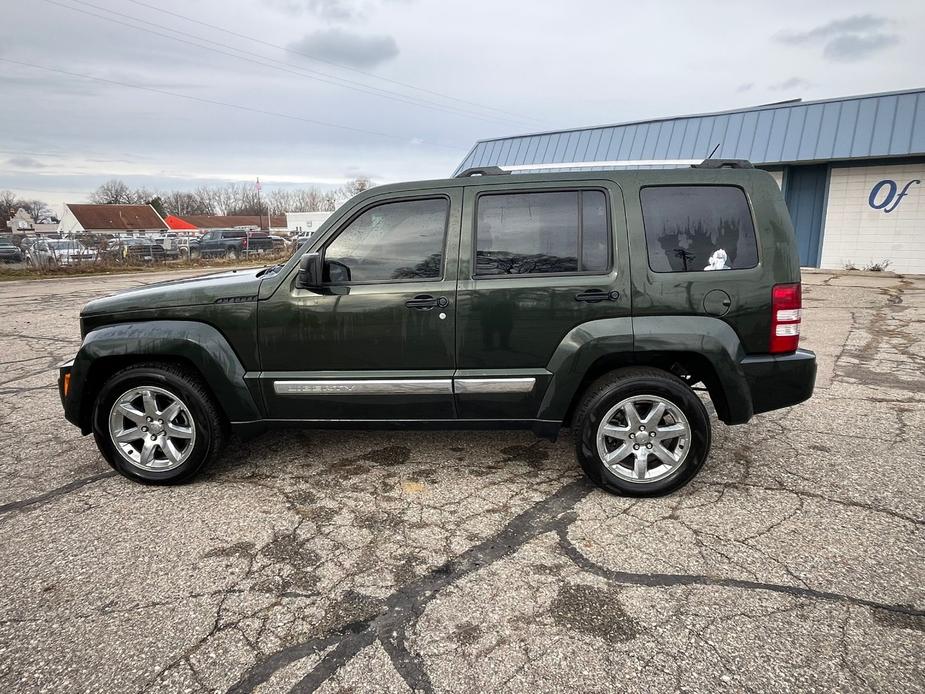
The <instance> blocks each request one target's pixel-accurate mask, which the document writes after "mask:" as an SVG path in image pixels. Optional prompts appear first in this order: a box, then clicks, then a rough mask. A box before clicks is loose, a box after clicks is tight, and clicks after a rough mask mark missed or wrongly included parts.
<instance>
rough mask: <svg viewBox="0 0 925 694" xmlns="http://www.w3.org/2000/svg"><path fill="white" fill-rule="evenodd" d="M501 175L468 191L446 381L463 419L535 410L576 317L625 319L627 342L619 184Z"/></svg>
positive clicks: (579, 320) (529, 414) (526, 414)
mask: <svg viewBox="0 0 925 694" xmlns="http://www.w3.org/2000/svg"><path fill="white" fill-rule="evenodd" d="M492 178H493V179H494V178H495V177H492ZM505 178H507V179H508V180H507V181H505V182H503V183H498V182H497V181H495V180H493V181H491V182H490V183H486V184H482V185H477V186H470V187H467V189H466V198H465V211H464V217H463V220H464V221H463V231H462V236H461V239H462V240H461V243H460V260H459V263H460V264H459V277H460V280H459V290H458V293H457V304H458V308H457V359H458V370H457V372H456V378H455V383H454V385H455V390H456V404H457V409H458V412H459V417H460V418H461V419H532V418H534V417H535V416H536V413H537V411H538V409H539V403H540V400H541V398H542V396H543V394H544V392H545V390H546V387H547V386H548V385H549V383H550V376H551V374H550V371H549V370H548V368H547V367H548V366H549V362H550V359H551V358H552V357H553V354H554V352H555V351H556V350H557V349H558V348H559V347H560V345H561V344H562V343H563V340H565V339H566V336H567V335H568V334H569V332H570V331H572V330H574V329H576V327H577V326H580V325H581V324H583V323H587V322H588V321H594V320H598V319H604V318H627V322H626V326H625V328H626V331H625V338H626V345H625V348H626V351H627V352H629V351H631V350H632V330H631V325H630V320H629V316H630V307H631V298H630V292H629V288H630V285H629V266H628V254H627V248H626V226H625V215H624V210H623V198H622V194H621V191H620V188H619V186H617V184H616V183H614V182H613V181H608V180H570V181H562V182H548V181H546V182H542V183H527V182H525V183H517V182H515V181H513V180H510V179H512V178H516V177H505Z"/></svg>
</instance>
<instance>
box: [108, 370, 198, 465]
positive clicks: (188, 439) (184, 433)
mask: <svg viewBox="0 0 925 694" xmlns="http://www.w3.org/2000/svg"><path fill="white" fill-rule="evenodd" d="M109 436H110V438H111V439H112V443H113V445H114V446H115V448H116V450H117V451H118V452H119V454H121V455H122V457H123V458H125V460H126V461H128V462H129V463H131V464H132V465H134V466H135V467H138V468H141V469H142V470H147V471H149V472H165V471H167V470H173V469H174V468H176V467H179V466H180V465H182V464H183V463H184V462H186V460H187V458H189V457H190V454H192V452H193V446H194V445H195V443H196V424H195V422H194V421H193V417H192V415H191V414H190V411H189V408H188V407H187V406H186V404H185V403H184V402H183V401H182V400H180V398H178V397H177V396H176V395H174V394H173V393H171V392H170V391H167V390H164V389H163V388H157V387H155V386H143V387H140V388H132V389H131V390H127V391H126V392H125V393H123V394H122V395H121V396H120V397H118V398H116V401H115V402H114V403H113V405H112V409H111V410H110V412H109Z"/></svg>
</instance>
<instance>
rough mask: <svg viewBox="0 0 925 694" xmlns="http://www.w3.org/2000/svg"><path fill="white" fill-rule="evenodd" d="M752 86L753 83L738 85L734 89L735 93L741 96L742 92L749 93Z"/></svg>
mask: <svg viewBox="0 0 925 694" xmlns="http://www.w3.org/2000/svg"><path fill="white" fill-rule="evenodd" d="M754 86H755V83H754V82H745V83H744V84H740V85H739V86H738V87H736V91H737V92H738V93H739V94H741V93H742V92H747V91H749V90H750V89H751V88H752V87H754Z"/></svg>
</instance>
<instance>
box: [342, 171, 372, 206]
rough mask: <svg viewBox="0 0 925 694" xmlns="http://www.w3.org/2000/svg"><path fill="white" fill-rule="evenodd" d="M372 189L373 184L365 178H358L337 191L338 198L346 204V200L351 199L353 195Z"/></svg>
mask: <svg viewBox="0 0 925 694" xmlns="http://www.w3.org/2000/svg"><path fill="white" fill-rule="evenodd" d="M372 187H373V182H372V181H370V180H369V179H368V178H366V177H365V176H361V177H359V178H355V179H353V180H352V181H350V182H349V183H346V184H344V186H343V187H342V188H341V189H340V191H338V192H339V193H340V195H339V196H338V198H339V199H340V200H341V201H342V202H346V201H347V200H349V199H350V198H352V197H353V196H354V195H359V194H360V193H362V192H363V191H364V190H369V189H370V188H372Z"/></svg>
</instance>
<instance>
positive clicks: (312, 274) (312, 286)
mask: <svg viewBox="0 0 925 694" xmlns="http://www.w3.org/2000/svg"><path fill="white" fill-rule="evenodd" d="M335 265H336V266H340V267H342V268H343V269H344V271H345V272H346V277H343V276H342V273H337V272H335V273H332V275H333V276H331V277H329V278H327V279H328V282H329V283H325V277H324V271H325V266H328V267H331V266H335ZM340 281H348V282H349V281H350V270H349V269H348V268H347V267H346V266H343V265H341V264H340V263H330V264H329V263H325V262H324V261H323V260H322V259H321V254H320V253H306V254H305V255H303V256H302V260H300V261H299V274H298V275H297V276H296V281H295V286H296V287H297V288H298V289H307V290H309V291H311V292H315V293H316V294H323V295H325V296H340V295H343V294H349V293H350V287H345V286H338V285H337V284H330V282H340Z"/></svg>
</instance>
